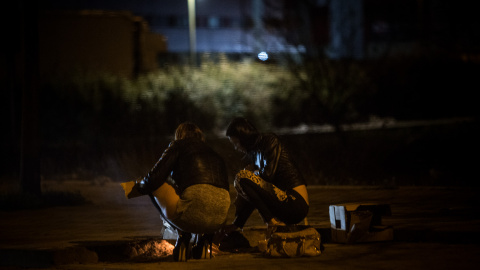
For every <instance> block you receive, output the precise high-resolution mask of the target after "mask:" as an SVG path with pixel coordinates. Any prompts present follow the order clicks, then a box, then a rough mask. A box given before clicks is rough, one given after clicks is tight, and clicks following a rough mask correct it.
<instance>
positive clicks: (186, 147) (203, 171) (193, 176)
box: [136, 138, 229, 194]
mask: <svg viewBox="0 0 480 270" xmlns="http://www.w3.org/2000/svg"><path fill="white" fill-rule="evenodd" d="M170 175H171V176H172V179H173V182H174V185H175V186H174V187H175V190H176V192H177V193H178V194H181V193H182V192H183V191H184V190H185V189H186V188H187V187H189V186H192V185H195V184H210V185H213V186H216V187H219V188H223V189H225V190H227V191H228V190H229V183H228V175H227V170H226V166H225V162H224V161H223V159H222V158H221V157H220V156H219V155H218V154H217V153H216V152H215V151H213V149H211V148H210V147H209V146H208V145H207V144H206V143H204V142H202V141H201V140H199V139H196V138H187V139H182V140H176V141H172V142H171V143H170V145H169V146H168V147H167V149H165V151H164V152H163V154H162V156H161V157H160V159H159V160H158V161H157V163H156V164H155V166H154V167H153V168H152V169H151V170H150V172H149V173H148V174H147V175H146V176H145V177H144V178H143V179H142V181H140V182H139V183H137V184H136V186H137V189H138V191H139V192H140V193H142V194H149V193H152V192H153V191H155V190H156V189H157V188H159V187H160V186H161V185H162V184H163V183H164V182H165V181H166V179H167V178H168V177H169V176H170Z"/></svg>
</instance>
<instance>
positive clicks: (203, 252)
mask: <svg viewBox="0 0 480 270" xmlns="http://www.w3.org/2000/svg"><path fill="white" fill-rule="evenodd" d="M214 235H215V234H213V233H208V234H202V235H198V234H197V235H196V236H195V245H194V246H193V247H192V257H193V258H194V259H207V254H208V253H210V259H211V258H212V247H213V237H214ZM209 250H210V252H209Z"/></svg>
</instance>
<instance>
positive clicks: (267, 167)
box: [245, 133, 306, 190]
mask: <svg viewBox="0 0 480 270" xmlns="http://www.w3.org/2000/svg"><path fill="white" fill-rule="evenodd" d="M245 148H246V149H247V157H248V158H249V159H250V161H251V162H252V163H253V164H255V167H256V169H258V175H259V176H260V177H261V178H262V179H263V180H265V181H267V182H270V183H272V184H274V185H275V186H277V187H278V188H280V189H282V190H287V189H293V188H294V187H297V186H300V185H306V182H305V179H304V178H303V176H302V174H301V173H300V171H299V170H298V168H297V166H296V164H295V163H294V162H293V160H292V158H291V156H290V154H289V152H288V151H287V149H286V148H285V147H284V146H283V144H282V142H281V141H280V139H279V138H278V136H277V135H275V134H273V133H264V134H259V135H258V137H257V139H256V140H255V142H254V143H253V144H252V145H246V147H245Z"/></svg>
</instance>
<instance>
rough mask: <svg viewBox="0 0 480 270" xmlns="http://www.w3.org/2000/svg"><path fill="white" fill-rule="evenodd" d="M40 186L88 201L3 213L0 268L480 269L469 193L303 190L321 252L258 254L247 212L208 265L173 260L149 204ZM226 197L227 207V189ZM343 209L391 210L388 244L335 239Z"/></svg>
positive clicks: (72, 184) (91, 184)
mask: <svg viewBox="0 0 480 270" xmlns="http://www.w3.org/2000/svg"><path fill="white" fill-rule="evenodd" d="M42 185H43V186H42V188H43V190H44V191H62V192H74V193H80V194H81V195H82V196H84V197H85V198H86V199H87V201H88V203H87V204H83V205H77V206H56V207H49V208H43V209H32V210H17V211H0V269H212V268H214V269H287V268H288V269H305V268H310V267H312V268H319V269H426V268H434V269H472V268H474V267H475V268H476V267H478V265H479V264H480V245H479V241H480V230H479V229H480V210H479V208H478V206H480V203H479V202H480V198H479V196H478V194H479V193H478V191H479V190H478V188H476V187H374V186H308V192H309V197H310V212H309V215H308V219H307V220H308V223H309V224H310V225H311V226H313V227H314V228H316V229H317V230H318V231H319V232H320V234H321V237H322V242H323V245H324V248H325V249H324V251H323V253H322V254H321V255H319V256H317V257H300V258H267V257H264V256H263V255H262V254H261V253H259V252H258V250H257V249H256V246H255V245H256V243H258V240H259V239H262V237H264V231H265V226H264V224H262V221H261V219H260V217H259V216H258V214H257V213H254V214H253V215H252V216H251V218H250V219H249V220H248V222H247V224H246V226H245V228H244V231H243V233H242V235H243V236H244V238H245V239H247V240H248V244H249V247H246V246H243V248H238V249H228V250H226V249H222V245H220V250H216V251H217V253H216V254H215V257H214V258H213V259H209V260H193V259H192V260H189V261H188V262H174V261H173V259H172V257H171V255H170V254H171V248H172V246H171V245H170V244H171V243H173V242H172V240H171V239H162V230H161V228H162V222H161V220H160V217H159V215H158V214H157V213H156V212H155V211H156V210H155V209H154V208H153V206H152V205H151V203H150V201H149V200H148V198H146V197H140V198H134V199H130V200H127V199H125V196H124V193H123V190H122V189H121V187H120V185H119V183H116V182H111V181H106V182H95V181H62V182H56V181H43V184H42ZM231 196H232V201H233V198H234V197H235V192H234V191H233V189H232V192H231ZM345 203H374V204H388V205H389V206H390V208H391V215H390V216H384V217H382V220H381V221H382V225H385V226H391V227H392V228H393V239H391V240H388V241H376V242H362V243H351V244H344V243H336V242H334V241H333V240H332V237H331V229H330V227H331V226H330V219H329V206H330V205H338V204H345ZM233 210H234V209H233V206H232V208H231V209H230V212H229V217H228V219H227V221H232V220H233ZM167 242H168V243H167ZM147 249H149V250H150V253H148V252H144V253H143V254H144V255H145V254H149V256H146V255H145V256H143V257H138V256H137V257H135V256H133V255H132V252H133V251H134V253H135V254H137V253H138V254H139V252H140V250H143V251H145V250H147ZM152 250H154V251H155V252H156V253H155V252H153V253H152V252H151V251H152Z"/></svg>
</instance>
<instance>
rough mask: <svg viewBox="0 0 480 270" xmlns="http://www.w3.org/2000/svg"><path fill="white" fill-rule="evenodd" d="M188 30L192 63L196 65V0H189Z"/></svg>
mask: <svg viewBox="0 0 480 270" xmlns="http://www.w3.org/2000/svg"><path fill="white" fill-rule="evenodd" d="M188 28H189V36H190V61H191V63H192V64H193V65H195V64H196V61H195V59H196V51H197V48H196V45H197V41H196V33H195V31H196V30H195V0H188Z"/></svg>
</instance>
